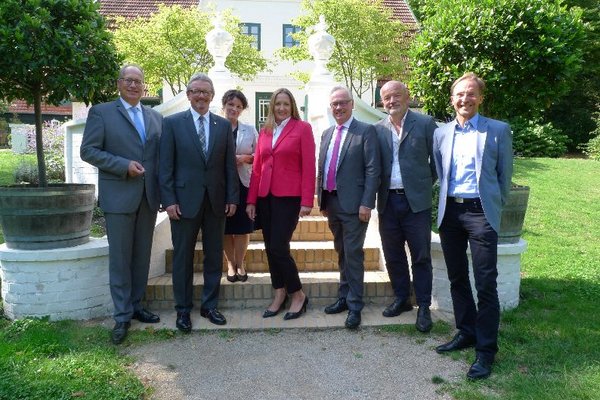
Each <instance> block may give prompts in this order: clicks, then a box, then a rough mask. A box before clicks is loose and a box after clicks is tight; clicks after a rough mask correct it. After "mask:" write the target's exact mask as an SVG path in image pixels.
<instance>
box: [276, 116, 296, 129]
mask: <svg viewBox="0 0 600 400" xmlns="http://www.w3.org/2000/svg"><path fill="white" fill-rule="evenodd" d="M290 119H292V117H291V116H290V117H287V118H286V119H284V120H283V121H281V123H280V124H279V125H277V122H275V129H278V128H281V130H283V129H284V128H285V126H286V125H287V124H288V122H290Z"/></svg>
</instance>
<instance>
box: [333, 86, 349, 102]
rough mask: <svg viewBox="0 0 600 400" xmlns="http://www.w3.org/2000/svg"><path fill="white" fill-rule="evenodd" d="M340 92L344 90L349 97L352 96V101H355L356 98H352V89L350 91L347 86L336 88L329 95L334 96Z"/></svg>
mask: <svg viewBox="0 0 600 400" xmlns="http://www.w3.org/2000/svg"><path fill="white" fill-rule="evenodd" d="M338 90H344V91H346V93H348V96H350V100H352V101H354V97H353V96H352V92H351V91H350V89H348V88H347V87H346V86H342V85H338V86H334V87H333V88H332V89H331V92H329V95H330V96H331V95H332V94H334V93H335V92H337V91H338Z"/></svg>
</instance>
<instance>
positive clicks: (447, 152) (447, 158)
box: [441, 121, 456, 182]
mask: <svg viewBox="0 0 600 400" xmlns="http://www.w3.org/2000/svg"><path fill="white" fill-rule="evenodd" d="M455 124H456V122H455V121H452V122H450V123H448V124H446V126H445V127H444V128H443V129H444V137H445V140H444V142H443V146H444V148H443V149H442V151H441V153H442V161H443V163H444V169H443V170H444V171H446V182H449V181H450V169H451V165H450V164H451V163H452V146H453V145H454V126H455Z"/></svg>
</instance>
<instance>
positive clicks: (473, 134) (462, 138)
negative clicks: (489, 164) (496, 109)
mask: <svg viewBox="0 0 600 400" xmlns="http://www.w3.org/2000/svg"><path fill="white" fill-rule="evenodd" d="M478 123H479V114H475V115H474V116H473V118H471V119H470V120H468V121H466V122H465V126H464V127H461V126H460V124H459V123H458V121H457V122H456V126H455V127H454V142H453V145H452V164H451V168H452V169H451V171H450V181H449V182H448V196H451V197H464V198H476V197H479V189H478V188H477V172H476V170H475V157H476V155H477V135H478V131H477V124H478Z"/></svg>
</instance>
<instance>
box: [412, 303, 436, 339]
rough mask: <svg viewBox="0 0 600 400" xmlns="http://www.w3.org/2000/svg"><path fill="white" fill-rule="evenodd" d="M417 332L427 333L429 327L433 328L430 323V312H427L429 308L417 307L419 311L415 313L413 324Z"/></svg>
mask: <svg viewBox="0 0 600 400" xmlns="http://www.w3.org/2000/svg"><path fill="white" fill-rule="evenodd" d="M415 326H416V327H417V330H418V331H419V332H423V333H426V332H429V331H430V330H431V327H432V326H433V322H431V311H429V307H425V306H423V307H419V311H417V322H416V323H415Z"/></svg>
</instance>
